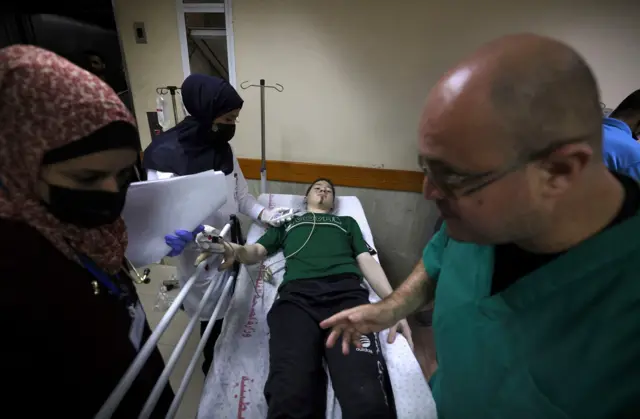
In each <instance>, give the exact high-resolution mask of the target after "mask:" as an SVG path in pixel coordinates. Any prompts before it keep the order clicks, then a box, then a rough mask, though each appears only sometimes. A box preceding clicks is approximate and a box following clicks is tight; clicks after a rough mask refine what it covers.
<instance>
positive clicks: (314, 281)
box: [196, 179, 412, 419]
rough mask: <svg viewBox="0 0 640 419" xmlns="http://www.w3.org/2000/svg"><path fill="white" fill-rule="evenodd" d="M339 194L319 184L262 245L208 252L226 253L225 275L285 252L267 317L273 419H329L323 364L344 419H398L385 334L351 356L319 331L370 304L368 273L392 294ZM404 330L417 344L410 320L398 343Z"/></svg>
mask: <svg viewBox="0 0 640 419" xmlns="http://www.w3.org/2000/svg"><path fill="white" fill-rule="evenodd" d="M334 192H335V190H334V187H333V184H332V183H331V182H330V181H329V180H327V179H318V180H317V181H315V182H314V183H313V184H312V185H311V186H310V187H309V189H308V190H307V195H306V198H305V203H306V208H307V212H304V213H299V214H297V215H295V216H294V217H293V219H292V220H291V221H289V222H287V223H285V224H284V225H282V226H280V227H273V228H270V229H269V230H267V232H266V233H265V234H264V235H263V236H262V237H261V238H260V239H259V240H258V241H257V242H256V243H255V244H247V245H245V246H240V245H237V244H233V243H224V245H223V244H215V243H209V246H208V247H209V250H208V252H212V253H222V252H224V262H223V263H222V265H221V266H220V269H226V268H228V267H231V266H232V265H233V263H234V262H235V261H239V262H241V263H244V264H247V265H251V264H255V263H258V262H261V261H263V260H264V259H266V258H267V257H268V256H270V255H272V254H274V253H277V252H278V251H279V250H280V249H282V250H283V253H284V256H285V260H284V261H280V262H278V263H276V264H275V265H274V267H273V268H274V271H275V270H276V268H280V267H282V264H283V263H284V264H285V273H284V278H283V281H282V285H281V286H280V288H279V290H278V296H277V297H276V300H275V302H274V303H273V306H272V307H271V310H270V311H269V314H268V316H267V323H268V325H269V330H270V336H269V354H270V355H269V377H268V378H267V383H266V385H265V389H264V394H265V397H266V400H267V404H268V406H269V409H268V415H267V418H269V419H274V418H293V417H295V418H319V419H320V418H322V419H324V417H325V404H326V398H327V393H326V375H325V372H324V369H323V359H324V361H326V363H327V365H328V369H329V373H330V375H331V381H332V383H333V388H334V390H335V393H336V396H337V398H338V401H339V402H340V406H341V408H342V415H343V417H344V418H347V419H354V418H363V419H364V418H367V419H375V418H385V419H386V418H394V417H396V415H395V407H394V403H393V393H392V391H391V385H390V383H389V378H388V375H387V371H386V364H385V361H384V358H383V357H382V353H381V350H380V344H379V343H378V340H377V336H376V335H375V334H370V335H365V336H363V337H362V339H361V340H362V348H359V349H357V350H356V351H351V352H349V354H348V355H346V356H345V355H343V353H342V350H341V348H340V347H339V346H337V347H335V348H332V349H327V348H326V347H325V344H324V343H325V339H326V337H327V331H325V330H322V329H320V326H319V323H320V322H321V321H322V320H324V319H326V318H328V317H330V316H332V315H333V314H335V313H338V312H340V311H341V310H344V309H348V308H351V307H356V306H358V305H360V304H366V303H368V302H369V298H368V297H369V292H368V290H367V288H366V286H365V285H364V283H363V275H364V277H365V278H366V280H367V282H369V285H370V286H371V288H373V290H374V291H375V292H376V293H377V294H378V295H379V296H380V298H384V297H386V296H387V295H388V294H390V293H391V291H392V289H391V286H390V285H389V281H388V280H387V277H386V276H385V274H384V271H383V270H382V268H381V266H380V265H379V264H378V262H377V261H376V260H375V259H374V258H373V256H371V254H370V253H369V247H368V246H367V243H366V242H365V241H364V239H363V237H362V232H361V231H360V227H359V226H358V223H357V222H356V220H354V219H353V218H352V217H347V216H338V215H333V214H332V213H331V212H332V210H333V205H334ZM209 232H210V231H209ZM202 239H203V237H202V236H200V237H199V238H198V239H196V240H197V241H198V242H199V243H202V241H203V240H202ZM205 239H206V238H205ZM202 247H207V246H206V245H205V246H202ZM396 330H397V331H399V332H400V333H402V334H403V335H404V336H405V337H406V338H407V340H408V341H409V344H410V345H412V342H411V331H410V330H409V326H408V324H407V322H406V320H402V321H401V322H399V323H398V324H397V325H396V326H395V327H394V328H393V330H391V331H390V333H389V341H390V342H393V340H394V339H395V335H396Z"/></svg>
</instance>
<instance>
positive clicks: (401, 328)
mask: <svg viewBox="0 0 640 419" xmlns="http://www.w3.org/2000/svg"><path fill="white" fill-rule="evenodd" d="M398 332H400V334H401V335H402V336H404V338H405V339H406V340H407V343H408V344H409V347H410V348H411V350H412V351H413V339H411V329H410V328H409V323H408V322H407V319H402V320H400V321H399V322H398V323H396V325H395V326H393V327H392V328H390V329H389V336H388V337H387V342H389V343H393V342H395V340H396V336H397V334H398Z"/></svg>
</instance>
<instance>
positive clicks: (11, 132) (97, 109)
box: [0, 45, 135, 273]
mask: <svg viewBox="0 0 640 419" xmlns="http://www.w3.org/2000/svg"><path fill="white" fill-rule="evenodd" d="M0 98H2V100H1V101H0V218H3V219H7V220H14V221H20V222H23V223H26V224H28V225H29V226H31V227H33V228H35V229H36V230H37V231H38V232H39V233H40V234H42V235H43V236H44V237H45V238H46V239H47V240H48V241H49V242H51V243H52V244H53V245H54V246H55V247H56V249H58V250H59V251H60V252H62V254H64V255H65V256H66V257H68V258H69V259H71V260H74V261H76V262H78V263H81V262H80V260H79V256H78V254H79V253H80V254H82V255H84V256H86V257H88V258H90V259H91V260H92V261H93V262H94V263H95V264H96V265H97V266H99V267H100V268H102V269H104V270H105V271H107V272H109V273H115V272H117V271H118V270H119V269H120V267H121V265H122V261H123V258H124V253H125V249H126V246H127V232H126V228H125V224H124V221H123V220H122V219H121V218H119V219H118V220H117V221H116V222H114V223H112V224H109V225H106V226H102V227H97V228H91V229H86V228H81V227H78V226H76V225H73V224H68V223H64V222H62V221H60V220H58V219H57V218H56V217H54V216H53V215H52V214H51V213H50V212H49V211H48V210H47V208H46V206H45V205H44V204H43V203H42V202H41V200H40V197H39V196H38V195H37V193H36V185H37V182H38V179H39V172H40V167H41V166H42V164H43V159H44V157H45V156H46V155H47V154H48V153H53V154H54V155H55V154H56V153H57V150H59V149H65V151H64V152H63V153H69V149H70V148H71V149H74V148H76V150H77V149H78V147H75V145H76V143H78V144H80V143H82V145H80V147H79V148H84V149H87V150H89V149H91V150H92V152H95V151H96V150H100V149H102V150H104V149H107V148H109V146H108V145H105V144H103V143H100V142H98V143H95V141H108V140H109V138H105V137H104V136H97V137H92V134H94V133H96V132H97V131H100V130H102V129H103V128H104V127H106V126H107V125H109V124H112V123H116V122H117V123H119V124H120V125H122V124H123V123H124V124H125V125H126V126H128V127H129V128H130V129H129V131H127V132H128V133H130V132H131V128H133V129H134V130H135V122H134V120H133V118H132V116H131V114H130V113H129V111H128V110H127V109H126V107H125V106H124V105H123V104H122V102H120V100H119V99H118V97H117V96H116V94H115V93H114V92H113V90H111V88H110V87H109V86H107V85H106V84H105V83H104V82H102V81H101V80H100V79H99V78H98V77H96V76H94V75H93V74H91V73H89V72H87V71H85V70H82V69H80V68H79V67H77V66H75V65H74V64H72V63H70V62H69V61H67V60H65V59H64V58H62V57H60V56H58V55H56V54H54V53H52V52H49V51H46V50H43V49H40V48H37V47H33V46H25V45H14V46H10V47H7V48H4V49H1V50H0ZM88 139H94V140H95V141H93V140H91V141H90V140H88ZM92 141H93V142H94V144H95V146H94V147H88V146H87V144H88V143H90V142H92ZM111 148H113V147H111ZM71 154H74V155H77V152H76V151H73V150H72V151H71ZM54 157H55V156H54Z"/></svg>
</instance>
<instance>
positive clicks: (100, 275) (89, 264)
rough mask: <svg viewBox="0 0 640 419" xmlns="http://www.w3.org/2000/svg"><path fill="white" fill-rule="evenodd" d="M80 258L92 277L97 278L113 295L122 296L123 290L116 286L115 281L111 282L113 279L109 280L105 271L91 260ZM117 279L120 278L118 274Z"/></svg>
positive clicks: (80, 256)
mask: <svg viewBox="0 0 640 419" xmlns="http://www.w3.org/2000/svg"><path fill="white" fill-rule="evenodd" d="M78 257H79V258H80V261H81V262H82V264H83V265H84V267H85V268H86V269H87V270H88V271H89V272H91V275H93V276H94V277H96V279H97V280H98V282H100V283H101V284H102V285H104V286H105V287H107V288H108V289H109V292H111V294H114V295H116V296H120V294H122V290H121V289H120V288H119V287H118V286H116V284H114V283H113V281H111V279H109V275H107V274H106V273H105V272H104V271H102V270H101V269H99V268H98V267H97V266H96V265H95V263H93V261H92V260H91V259H89V258H88V257H86V256H84V255H78ZM116 278H118V274H116Z"/></svg>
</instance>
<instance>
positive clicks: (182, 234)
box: [164, 226, 204, 257]
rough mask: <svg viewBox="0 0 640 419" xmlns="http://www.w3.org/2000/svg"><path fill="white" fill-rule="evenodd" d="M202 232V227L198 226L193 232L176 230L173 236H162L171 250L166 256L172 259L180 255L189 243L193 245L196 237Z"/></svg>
mask: <svg viewBox="0 0 640 419" xmlns="http://www.w3.org/2000/svg"><path fill="white" fill-rule="evenodd" d="M203 231H204V226H199V227H198V228H196V229H195V230H193V231H187V230H176V234H175V235H172V234H169V235H166V236H164V241H165V243H167V245H168V246H169V247H170V248H171V252H169V254H168V255H167V256H169V257H173V256H178V255H179V254H181V253H182V252H183V251H184V248H185V247H187V245H188V244H189V243H193V242H194V241H195V238H196V236H197V235H198V234H199V233H201V232H203Z"/></svg>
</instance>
